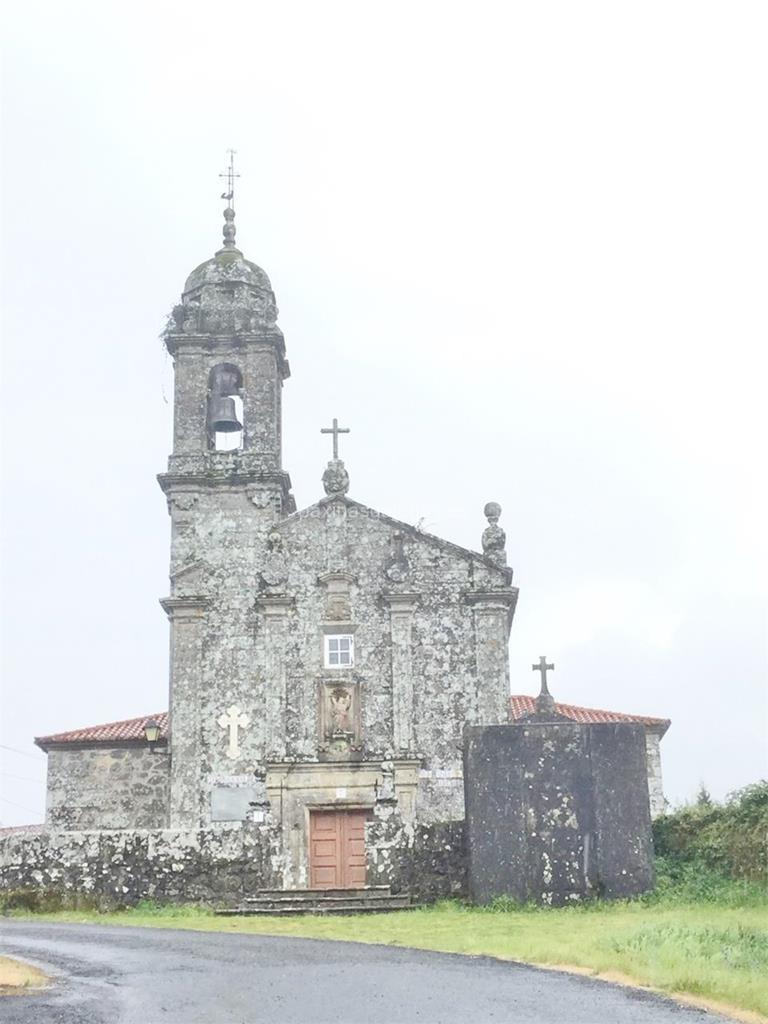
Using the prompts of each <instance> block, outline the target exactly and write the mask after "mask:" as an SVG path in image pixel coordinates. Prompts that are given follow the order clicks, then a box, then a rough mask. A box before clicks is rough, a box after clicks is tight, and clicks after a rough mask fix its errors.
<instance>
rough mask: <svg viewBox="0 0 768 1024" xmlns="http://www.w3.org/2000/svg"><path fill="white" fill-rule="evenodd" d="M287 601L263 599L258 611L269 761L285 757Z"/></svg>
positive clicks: (265, 747) (274, 598) (265, 746)
mask: <svg viewBox="0 0 768 1024" xmlns="http://www.w3.org/2000/svg"><path fill="white" fill-rule="evenodd" d="M292 605H293V599H292V598H289V597H278V596H271V597H264V598H262V599H261V600H260V601H259V602H258V607H259V609H260V611H261V613H262V615H263V616H264V669H265V680H264V750H265V752H266V756H267V757H268V758H269V759H271V760H281V759H282V758H283V757H285V754H286V735H285V710H286V706H287V704H288V693H287V688H286V671H285V649H286V639H287V629H288V610H289V609H290V608H291V606H292Z"/></svg>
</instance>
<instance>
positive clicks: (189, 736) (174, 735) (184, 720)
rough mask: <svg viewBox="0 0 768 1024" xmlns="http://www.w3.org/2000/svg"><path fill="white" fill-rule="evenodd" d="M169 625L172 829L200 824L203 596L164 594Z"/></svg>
mask: <svg viewBox="0 0 768 1024" xmlns="http://www.w3.org/2000/svg"><path fill="white" fill-rule="evenodd" d="M160 603H161V604H162V606H163V608H164V610H165V612H166V614H167V615H168V618H169V620H170V623H171V686H170V708H169V711H170V757H171V779H170V814H169V818H170V827H171V828H197V827H198V826H199V825H200V824H202V808H201V803H200V801H201V793H202V784H201V777H200V768H201V751H200V740H201V721H200V687H201V679H202V662H203V659H202V640H203V626H204V623H205V611H206V608H207V606H208V599H207V598H205V597H167V598H165V599H164V600H162V601H161V602H160Z"/></svg>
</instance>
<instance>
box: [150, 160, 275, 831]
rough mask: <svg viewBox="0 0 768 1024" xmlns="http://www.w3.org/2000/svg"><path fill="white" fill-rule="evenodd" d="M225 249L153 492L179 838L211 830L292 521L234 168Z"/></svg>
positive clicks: (185, 348)
mask: <svg viewBox="0 0 768 1024" xmlns="http://www.w3.org/2000/svg"><path fill="white" fill-rule="evenodd" d="M226 176H227V178H228V186H229V187H228V189H227V192H225V193H224V195H223V196H222V198H224V199H226V200H227V208H226V209H225V211H224V229H223V235H224V242H223V245H222V246H221V248H220V249H219V250H218V251H217V252H216V253H215V255H214V256H213V257H212V258H211V259H209V260H206V262H205V263H201V264H200V266H199V267H197V268H196V269H195V270H193V271H192V273H191V274H190V275H189V277H188V278H187V281H186V284H185V285H184V291H183V292H182V295H181V302H180V303H179V304H178V305H176V306H175V307H174V309H173V311H172V313H171V316H170V317H169V321H168V326H167V328H166V330H165V334H164V339H165V344H166V347H167V349H168V352H169V353H170V354H171V356H172V358H173V364H174V416H173V451H172V453H171V455H170V457H169V459H168V469H167V472H165V473H162V474H161V475H160V476H159V477H158V480H159V482H160V486H161V488H162V489H163V491H164V493H165V495H166V498H167V500H168V510H169V513H170V516H171V565H170V596H169V597H167V598H164V599H163V601H162V602H161V603H162V605H163V607H164V609H165V611H166V613H167V614H168V617H169V620H170V623H171V663H170V704H169V707H170V716H171V717H170V732H171V735H170V756H171V798H170V822H169V824H170V826H171V827H172V828H173V827H180V828H181V827H183V828H188V827H197V826H198V825H200V824H203V823H204V822H205V820H206V814H207V807H208V804H209V797H210V794H209V792H208V790H209V789H210V786H208V787H207V788H206V784H205V780H206V778H209V777H210V776H211V775H212V774H214V773H215V770H216V764H215V763H214V761H215V757H214V756H213V753H212V751H213V750H214V748H215V747H216V746H220V744H219V743H218V739H219V737H218V731H217V730H218V726H217V724H216V721H217V716H218V715H219V714H220V713H221V711H222V710H223V708H224V707H225V706H226V705H227V704H228V705H237V704H238V702H243V701H244V700H245V698H246V695H247V693H248V692H249V690H250V689H251V688H252V683H253V679H252V672H253V657H252V644H253V622H252V621H251V618H252V615H253V604H254V580H255V579H256V576H257V573H258V571H259V569H260V567H261V565H262V563H263V559H264V555H265V551H266V546H267V538H268V535H269V533H270V528H271V527H272V526H273V525H274V523H275V522H276V521H277V520H278V519H280V518H282V517H283V516H285V515H287V514H289V513H291V512H293V511H295V503H294V500H293V496H292V494H291V489H290V488H291V483H290V478H289V476H288V474H287V473H286V472H285V471H284V470H283V467H282V429H281V415H282V414H281V395H282V387H283V381H284V380H285V379H286V378H287V377H288V376H289V367H288V361H287V359H286V356H285V341H284V339H283V334H282V332H281V331H280V329H279V327H278V326H277V323H276V321H277V306H276V304H275V296H274V293H273V291H272V287H271V285H270V282H269V278H268V277H267V275H266V274H265V273H264V271H263V270H262V269H261V268H260V267H258V266H256V264H255V263H251V262H250V261H249V260H247V259H245V257H244V256H243V254H242V252H241V251H240V250H239V249H238V248H237V246H236V244H235V223H234V221H235V210H234V190H233V183H234V177H235V174H234V170H233V167H232V163H231V161H230V167H229V169H228V172H227V175H226Z"/></svg>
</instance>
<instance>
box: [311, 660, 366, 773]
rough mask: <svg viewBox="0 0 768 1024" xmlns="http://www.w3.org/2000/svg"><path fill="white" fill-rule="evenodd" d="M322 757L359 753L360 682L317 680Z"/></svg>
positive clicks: (345, 757) (356, 755)
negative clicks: (318, 681) (318, 683)
mask: <svg viewBox="0 0 768 1024" xmlns="http://www.w3.org/2000/svg"><path fill="white" fill-rule="evenodd" d="M319 720H320V744H319V747H318V753H319V757H320V760H321V761H356V760H360V758H361V757H362V750H363V748H362V740H361V735H360V686H359V684H358V683H356V682H352V681H347V680H341V679H338V680H323V682H321V683H320V715H319Z"/></svg>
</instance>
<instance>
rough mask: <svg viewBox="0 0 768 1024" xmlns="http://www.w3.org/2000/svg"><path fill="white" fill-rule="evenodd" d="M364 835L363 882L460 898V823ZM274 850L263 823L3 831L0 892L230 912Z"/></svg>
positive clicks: (276, 838) (277, 844)
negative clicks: (218, 906) (200, 905)
mask: <svg viewBox="0 0 768 1024" xmlns="http://www.w3.org/2000/svg"><path fill="white" fill-rule="evenodd" d="M368 828H369V843H368V857H369V872H368V882H369V884H372V885H391V886H392V888H393V890H394V891H395V892H410V893H412V894H413V895H414V897H416V899H417V900H419V901H426V900H431V899H436V898H440V897H445V896H457V895H463V894H464V893H465V892H466V856H465V850H464V823H463V822H447V823H442V824H436V825H416V826H413V825H405V824H404V823H403V821H402V819H401V818H400V816H399V815H395V814H393V815H390V816H389V817H385V818H383V819H379V818H376V819H374V820H373V821H372V822H371V823H370V824H369V826H368ZM280 850H281V836H280V827H279V825H277V824H275V823H271V822H270V823H266V824H256V823H253V822H248V823H246V824H245V825H244V826H242V827H241V826H238V827H234V828H219V829H205V830H201V831H197V832H193V831H180V830H175V829H131V830H128V829H126V830H100V831H92V832H73V831H63V830H47V829H41V830H39V831H37V832H28V831H21V830H19V831H9V832H7V833H6V834H4V835H0V893H2V892H3V891H12V890H22V889H32V890H44V891H48V892H54V893H60V894H61V895H63V896H65V897H66V896H73V897H74V896H83V895H84V896H90V897H93V898H94V899H98V900H103V901H105V902H109V903H113V902H114V903H118V904H125V905H131V904H134V903H137V902H138V901H139V900H143V899H151V900H157V901H158V902H186V901H189V902H205V903H223V904H230V905H234V904H236V903H238V902H240V901H241V900H242V899H243V897H245V896H248V895H252V894H254V893H255V892H256V891H257V890H258V889H280V888H282V885H283V874H284V864H283V863H282V856H281V854H280V852H279V851H280Z"/></svg>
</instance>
